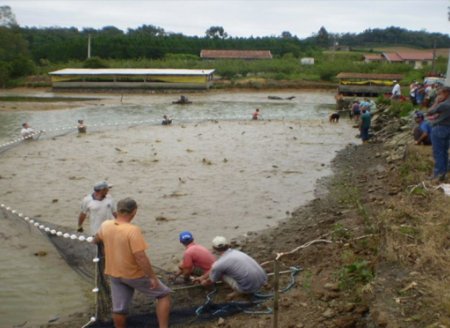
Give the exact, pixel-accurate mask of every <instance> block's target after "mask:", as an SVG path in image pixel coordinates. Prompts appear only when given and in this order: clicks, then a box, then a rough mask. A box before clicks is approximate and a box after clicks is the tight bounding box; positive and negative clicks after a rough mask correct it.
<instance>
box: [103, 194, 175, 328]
mask: <svg viewBox="0 0 450 328" xmlns="http://www.w3.org/2000/svg"><path fill="white" fill-rule="evenodd" d="M136 212H137V204H136V201H135V200H133V199H131V198H125V199H122V200H120V201H119V202H118V203H117V218H116V219H115V220H107V221H105V222H103V224H102V225H101V227H100V230H99V231H98V233H97V235H96V238H95V242H97V243H98V242H103V244H104V247H105V274H107V275H108V276H110V282H111V296H112V303H113V309H112V312H113V315H112V316H113V321H114V325H115V327H116V328H124V327H126V320H127V314H128V310H129V306H130V304H131V301H132V298H133V293H134V290H138V291H140V292H142V293H144V294H146V295H148V296H150V297H152V298H155V299H156V300H157V303H156V316H157V318H158V322H159V327H160V328H168V327H169V312H170V295H169V294H170V292H171V290H170V288H168V287H167V286H166V285H164V284H163V283H162V282H161V281H159V279H158V278H157V276H156V274H155V273H154V271H153V268H152V265H151V263H150V259H149V258H148V256H147V254H146V253H145V250H146V249H147V248H148V245H147V243H146V242H145V240H144V237H143V236H142V232H141V229H140V228H139V227H138V226H135V225H133V224H131V221H132V220H133V218H134V217H135V215H136Z"/></svg>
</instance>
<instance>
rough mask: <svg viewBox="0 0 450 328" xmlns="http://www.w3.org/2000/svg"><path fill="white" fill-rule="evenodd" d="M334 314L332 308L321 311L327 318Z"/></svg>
mask: <svg viewBox="0 0 450 328" xmlns="http://www.w3.org/2000/svg"><path fill="white" fill-rule="evenodd" d="M335 315H336V314H335V313H334V311H333V309H330V308H328V309H326V310H325V312H323V313H322V317H325V318H327V319H330V318H332V317H334V316H335Z"/></svg>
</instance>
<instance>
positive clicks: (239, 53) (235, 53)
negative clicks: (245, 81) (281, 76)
mask: <svg viewBox="0 0 450 328" xmlns="http://www.w3.org/2000/svg"><path fill="white" fill-rule="evenodd" d="M200 57H201V58H208V59H214V58H220V59H272V54H271V53H270V50H202V51H201V52H200Z"/></svg>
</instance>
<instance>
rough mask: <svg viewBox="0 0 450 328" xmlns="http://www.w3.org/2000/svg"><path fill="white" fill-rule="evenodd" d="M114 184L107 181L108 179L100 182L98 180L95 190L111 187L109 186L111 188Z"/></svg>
mask: <svg viewBox="0 0 450 328" xmlns="http://www.w3.org/2000/svg"><path fill="white" fill-rule="evenodd" d="M112 186H113V185H112V184H109V183H108V182H106V181H100V182H97V183H96V184H95V185H94V190H95V191H100V190H103V189H109V188H111V187H112Z"/></svg>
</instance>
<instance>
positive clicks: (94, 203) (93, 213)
mask: <svg viewBox="0 0 450 328" xmlns="http://www.w3.org/2000/svg"><path fill="white" fill-rule="evenodd" d="M111 187H112V185H110V184H108V182H106V181H102V182H98V183H96V184H95V186H94V192H93V193H92V194H89V195H87V196H86V197H84V198H83V200H82V202H81V212H80V215H79V216H78V229H77V232H83V231H84V229H83V222H84V220H86V218H87V217H88V216H89V220H90V233H91V234H92V235H95V234H96V233H97V231H98V229H99V228H100V226H101V224H102V223H103V221H106V220H111V219H113V218H115V217H116V204H115V202H114V200H113V199H112V197H111V195H109V194H108V192H109V189H110V188H111Z"/></svg>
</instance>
